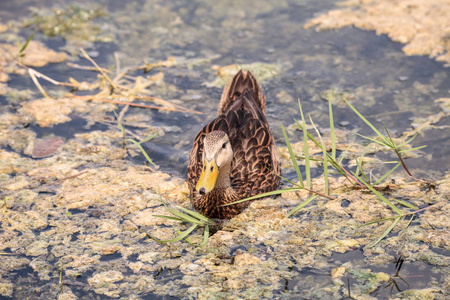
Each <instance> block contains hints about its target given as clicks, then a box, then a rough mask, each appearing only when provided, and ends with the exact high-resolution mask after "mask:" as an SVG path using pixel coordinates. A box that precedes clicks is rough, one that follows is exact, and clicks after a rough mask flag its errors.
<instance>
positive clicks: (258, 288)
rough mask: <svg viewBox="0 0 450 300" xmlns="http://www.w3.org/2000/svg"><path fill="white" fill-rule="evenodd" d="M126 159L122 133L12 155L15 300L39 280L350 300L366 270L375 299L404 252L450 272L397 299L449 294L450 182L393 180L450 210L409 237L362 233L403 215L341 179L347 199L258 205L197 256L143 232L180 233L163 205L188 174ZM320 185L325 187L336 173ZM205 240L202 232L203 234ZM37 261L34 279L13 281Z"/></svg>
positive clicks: (401, 193) (68, 285) (136, 289)
mask: <svg viewBox="0 0 450 300" xmlns="http://www.w3.org/2000/svg"><path fill="white" fill-rule="evenodd" d="M123 155H124V153H123V149H122V145H121V132H120V131H119V130H117V131H106V132H100V131H93V132H89V133H83V134H76V135H75V137H74V138H72V139H70V140H68V141H67V142H66V143H65V144H64V145H63V146H62V147H61V148H60V149H59V150H58V152H57V153H56V154H55V155H53V156H51V157H47V158H44V159H40V160H35V159H32V158H28V157H23V156H21V155H19V154H17V153H13V152H9V151H5V150H3V149H1V150H0V174H1V175H0V189H1V191H2V199H1V200H2V201H1V204H0V211H1V214H0V224H1V232H0V252H2V255H1V256H0V259H1V262H2V263H1V266H0V269H1V272H2V273H1V274H0V276H1V277H0V294H1V295H2V296H11V295H14V297H15V298H26V297H27V296H28V295H29V293H31V291H32V290H33V288H31V287H30V288H25V286H26V284H27V283H28V285H33V282H34V285H35V284H36V283H37V282H41V283H42V284H43V285H44V284H45V290H46V291H45V295H46V296H47V297H49V299H50V298H53V299H56V298H58V299H77V296H76V295H75V294H74V292H76V294H77V295H79V293H78V292H79V291H80V290H81V291H84V292H85V293H86V296H85V297H92V296H93V294H102V295H106V296H109V297H120V298H125V299H139V298H140V297H141V296H145V295H147V294H158V295H172V296H176V297H187V298H189V297H198V298H200V299H211V298H230V299H238V298H249V299H258V298H274V297H281V295H282V292H283V291H284V288H285V283H286V282H290V284H289V286H290V289H289V290H287V291H286V293H285V294H284V295H285V296H289V295H290V296H292V297H294V296H295V295H302V296H304V297H306V298H318V297H322V298H328V299H331V298H340V297H342V296H343V295H346V293H347V282H346V278H347V277H349V276H352V277H356V276H357V274H366V275H365V276H366V277H364V276H362V277H358V278H363V279H361V280H359V279H358V280H359V281H357V282H355V283H352V285H351V295H352V297H354V298H355V299H375V298H374V297H371V296H370V295H369V293H371V292H373V291H374V290H376V289H378V288H380V287H382V286H384V285H387V284H388V281H389V280H390V276H393V275H394V274H386V273H383V272H374V271H371V270H370V267H371V266H372V267H383V266H386V265H387V264H390V263H392V262H393V261H394V260H395V258H394V255H401V256H402V257H403V258H404V259H406V260H407V261H410V262H414V263H415V264H417V265H418V266H419V268H422V267H424V266H426V265H429V266H431V269H432V274H431V275H430V276H435V277H441V278H442V279H441V280H440V281H441V283H440V284H438V283H437V281H436V280H435V279H432V278H431V279H430V278H424V279H423V281H424V282H426V283H427V284H426V285H425V286H423V287H422V288H419V289H417V290H415V287H413V289H412V290H411V289H410V290H407V291H405V292H403V294H402V293H400V294H397V296H398V295H403V296H401V298H405V297H406V298H408V297H409V296H407V295H409V294H405V293H410V294H411V295H414V297H416V299H419V298H420V299H425V298H427V299H444V298H445V297H446V296H445V295H448V288H449V284H450V277H449V272H448V270H449V268H448V267H449V263H450V259H449V257H448V256H446V255H444V254H438V253H437V252H435V251H433V249H444V250H446V251H448V250H449V249H450V234H449V225H450V224H449V219H448V215H449V213H450V204H449V202H448V201H445V200H446V199H448V196H449V192H450V175H447V177H446V178H444V179H443V180H442V181H440V182H437V184H438V189H437V191H430V192H428V193H426V192H425V191H422V190H421V186H419V185H418V184H415V183H410V182H406V181H404V180H403V179H401V178H396V179H395V184H394V183H391V184H389V186H388V188H389V190H390V194H391V195H392V196H393V197H406V198H408V199H411V200H410V201H411V203H412V204H414V205H416V206H419V207H423V206H426V205H428V204H434V203H438V202H442V203H441V204H438V205H435V206H434V207H433V208H432V209H428V210H426V211H425V212H424V213H423V214H421V215H420V216H416V218H415V221H414V222H415V224H414V225H413V226H410V227H408V228H407V229H405V230H402V231H399V230H401V229H402V228H404V227H405V225H406V223H407V220H404V221H400V225H401V226H397V227H395V228H394V234H392V235H390V236H388V237H387V238H386V239H384V240H383V241H382V242H380V243H379V244H378V245H376V246H375V247H372V248H370V247H369V245H370V244H371V243H373V241H374V240H375V239H376V237H378V236H379V235H381V234H382V233H383V231H384V230H385V229H386V228H387V227H388V226H389V225H390V223H389V222H387V223H384V224H381V225H371V226H367V227H362V228H359V226H360V225H363V224H364V223H367V222H369V221H372V220H373V219H374V218H384V217H389V216H391V215H392V211H391V210H390V209H389V208H387V207H386V206H384V205H382V204H381V203H380V202H378V201H377V199H376V197H375V196H373V195H370V194H365V193H361V191H356V190H352V189H349V188H347V187H346V186H347V184H346V183H345V182H344V180H343V179H335V180H333V179H330V180H331V183H330V186H331V190H332V191H333V193H334V194H338V199H337V200H317V201H315V202H313V204H312V205H310V206H308V207H306V208H305V209H304V210H303V211H302V212H300V213H299V214H298V215H296V216H294V217H291V218H286V214H287V213H288V212H289V211H290V210H291V209H292V208H293V207H295V206H296V205H297V204H298V203H299V201H301V199H306V197H307V196H308V195H307V194H306V193H305V194H301V193H298V194H283V195H282V197H277V198H274V199H273V198H266V199H263V200H259V201H255V202H253V203H252V204H251V206H250V207H249V208H248V209H247V210H245V211H244V212H243V213H242V214H241V215H239V216H237V217H236V218H234V219H232V220H230V221H228V222H225V223H224V224H223V228H222V229H221V230H219V231H218V232H216V233H215V234H214V235H213V236H212V237H211V238H210V239H209V241H208V243H207V245H206V247H204V248H196V247H194V246H191V245H190V244H188V243H186V242H181V241H180V242H176V243H173V244H170V245H160V244H158V243H156V242H154V241H152V240H150V239H148V238H147V236H146V234H145V233H144V232H143V231H141V229H143V230H145V231H147V232H150V233H151V234H152V235H154V236H155V237H157V238H160V239H167V238H170V237H173V236H174V230H173V228H172V225H173V224H174V222H172V221H170V220H165V219H161V218H157V217H154V216H153V215H161V214H167V212H166V210H165V208H164V207H163V206H162V205H161V200H162V201H165V202H170V203H172V204H176V205H182V206H185V207H187V206H188V205H189V204H188V203H189V200H188V197H187V194H188V190H187V187H186V184H185V183H184V179H181V178H173V177H170V176H169V175H168V174H164V173H162V172H159V171H152V170H150V169H149V168H147V167H144V166H136V165H133V164H132V163H130V162H129V161H126V160H123V159H122V157H123ZM313 184H314V186H315V187H316V188H317V189H320V188H321V186H322V185H323V180H322V178H318V179H316V180H314V182H313ZM343 202H346V203H347V204H348V205H342V203H343ZM202 238H203V237H202V236H201V234H200V232H199V233H198V234H197V235H195V236H194V237H191V240H192V241H193V242H196V243H198V242H200V241H201V240H202ZM356 249H361V250H362V254H363V257H364V258H363V260H354V261H352V260H350V261H348V262H342V263H339V264H336V263H333V262H332V260H330V256H331V255H332V253H336V252H337V253H350V254H351V253H352V251H357V252H360V251H359V250H356ZM28 267H30V268H31V269H28V271H27V273H28V274H27V275H26V276H25V275H24V276H21V277H20V278H18V279H17V281H15V282H12V281H11V280H9V279H8V275H9V274H11V273H12V272H20V270H23V269H26V268H28ZM303 268H311V269H313V270H317V272H318V274H322V276H321V278H322V279H321V280H317V278H315V277H314V276H302V275H301V269H303ZM311 269H309V270H311ZM168 270H171V271H170V272H168ZM32 271H33V272H32ZM161 271H162V274H161V275H159V276H157V275H158V274H159V273H160V272H161ZM30 273H33V274H34V275H31V274H30ZM349 274H350V275H349ZM355 274H356V275H355ZM409 275H417V274H409ZM30 276H31V277H32V278H33V279H32V280H31V279H30V278H27V277H30ZM60 278H61V283H62V289H61V288H60V287H59V282H60ZM299 278H301V281H299ZM364 278H366V279H364ZM367 278H370V280H369V279H367ZM39 284H40V283H39ZM20 286H22V288H19V287H20ZM43 289H44V287H41V288H40V290H41V292H43ZM92 293H93V294H92ZM422 296H423V297H424V298H421V297H422Z"/></svg>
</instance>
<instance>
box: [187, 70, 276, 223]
mask: <svg viewBox="0 0 450 300" xmlns="http://www.w3.org/2000/svg"><path fill="white" fill-rule="evenodd" d="M265 111H266V98H265V96H264V93H263V91H262V89H261V87H260V86H259V84H258V82H257V81H256V79H255V77H254V76H253V74H252V73H250V71H242V70H240V71H239V72H238V73H237V74H236V75H235V76H234V77H233V79H232V80H231V81H230V82H229V83H228V84H227V85H226V86H225V88H224V91H223V94H222V98H221V100H220V103H219V112H218V117H217V118H215V119H214V120H212V121H211V122H210V123H209V124H207V125H206V126H205V127H204V128H203V129H202V130H200V132H199V133H198V134H197V136H196V137H195V140H194V144H193V146H192V151H191V154H190V156H189V165H188V170H187V181H188V185H189V191H190V197H191V203H192V206H193V207H194V208H195V209H196V210H197V211H199V212H200V213H202V214H203V215H205V216H207V217H209V218H217V219H230V218H232V217H234V216H236V215H237V214H239V213H241V212H242V210H244V209H245V208H246V207H247V206H248V205H249V204H250V201H245V202H241V203H238V204H233V205H229V206H223V205H224V204H228V203H231V202H234V201H237V200H240V199H244V198H247V197H251V196H255V195H258V194H261V193H265V192H269V191H273V190H275V189H277V188H278V186H279V183H280V177H279V176H277V175H280V174H281V166H280V158H279V154H278V151H277V148H276V146H275V142H274V139H273V136H272V134H271V133H270V128H269V124H268V123H267V119H266V116H265Z"/></svg>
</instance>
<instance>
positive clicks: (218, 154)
mask: <svg viewBox="0 0 450 300" xmlns="http://www.w3.org/2000/svg"><path fill="white" fill-rule="evenodd" d="M232 159H233V149H232V148H231V144H230V140H229V138H228V135H227V134H226V133H225V132H223V131H220V130H218V131H213V132H210V133H208V134H207V135H206V136H205V139H204V141H203V157H202V161H203V166H202V173H201V174H200V179H199V180H198V182H197V185H196V187H195V189H196V190H197V192H199V193H200V194H201V195H204V194H206V193H209V192H210V191H212V190H213V189H214V187H215V186H216V185H220V186H224V185H226V182H222V181H228V184H229V169H230V164H231V160H232ZM225 173H226V174H225ZM219 175H221V176H219ZM227 176H228V177H227Z"/></svg>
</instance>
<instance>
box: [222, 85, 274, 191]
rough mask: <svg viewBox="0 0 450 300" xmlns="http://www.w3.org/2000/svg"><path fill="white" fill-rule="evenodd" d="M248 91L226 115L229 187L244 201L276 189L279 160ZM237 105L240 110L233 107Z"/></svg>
mask: <svg viewBox="0 0 450 300" xmlns="http://www.w3.org/2000/svg"><path fill="white" fill-rule="evenodd" d="M252 96H253V94H252V91H250V90H246V91H244V92H243V94H242V95H241V96H240V97H239V99H237V100H236V101H235V102H234V103H233V104H232V105H231V106H230V107H229V109H228V110H227V111H226V118H227V125H228V132H229V138H230V142H231V145H232V147H233V153H234V158H233V161H232V164H231V170H230V179H231V184H232V186H233V187H234V188H235V189H236V191H237V192H238V193H239V194H241V195H242V196H243V197H242V198H244V197H250V196H254V195H257V194H260V193H264V192H267V191H272V190H274V189H276V188H277V187H278V185H279V182H280V178H279V177H278V176H277V175H276V174H278V175H281V172H280V171H281V167H280V159H279V155H278V150H277V148H276V146H275V141H274V139H273V137H272V135H271V133H270V129H269V125H268V123H267V120H266V118H265V116H264V113H263V112H261V110H260V108H259V107H258V104H257V103H256V101H255V100H254V99H253V97H252ZM239 102H241V104H240V109H233V106H235V105H236V106H237V105H239Z"/></svg>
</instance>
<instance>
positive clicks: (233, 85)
mask: <svg viewBox="0 0 450 300" xmlns="http://www.w3.org/2000/svg"><path fill="white" fill-rule="evenodd" d="M246 89H248V90H251V91H252V93H253V100H254V101H255V102H256V104H257V106H258V107H259V108H260V109H261V111H262V112H263V113H265V112H266V97H265V96H264V92H263V91H262V89H261V86H260V85H259V84H258V81H257V80H256V78H255V76H253V74H252V73H251V72H250V71H243V70H239V72H237V73H236V75H234V77H233V79H232V80H231V81H229V82H228V84H227V85H226V86H225V88H224V89H223V93H222V98H221V99H220V104H219V115H221V114H222V113H223V112H224V111H225V110H226V109H227V107H229V106H230V104H232V103H233V102H234V101H235V100H236V99H238V98H239V96H240V95H241V94H242V93H243V92H244V91H245V90H246Z"/></svg>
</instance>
